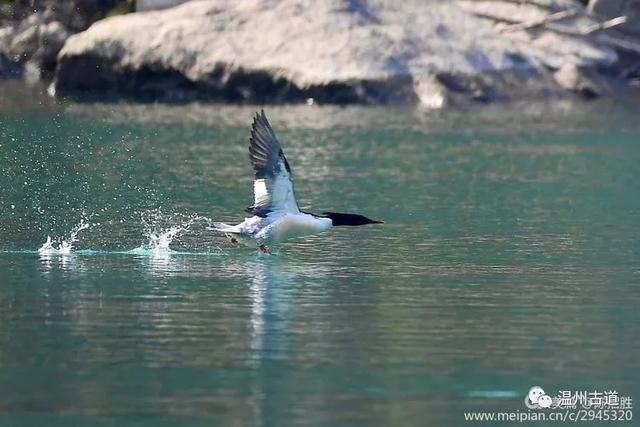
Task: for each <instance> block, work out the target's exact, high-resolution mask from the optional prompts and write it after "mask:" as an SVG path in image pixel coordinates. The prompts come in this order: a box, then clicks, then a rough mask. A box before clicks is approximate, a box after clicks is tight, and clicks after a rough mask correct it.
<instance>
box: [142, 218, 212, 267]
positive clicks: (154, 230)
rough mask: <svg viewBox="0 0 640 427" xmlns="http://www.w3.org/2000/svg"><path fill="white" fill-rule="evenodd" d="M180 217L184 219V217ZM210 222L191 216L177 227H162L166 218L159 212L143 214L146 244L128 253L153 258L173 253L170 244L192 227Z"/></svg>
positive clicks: (206, 219)
mask: <svg viewBox="0 0 640 427" xmlns="http://www.w3.org/2000/svg"><path fill="white" fill-rule="evenodd" d="M175 215H176V214H174V216H175ZM181 217H182V218H184V216H181ZM210 221H211V219H210V218H207V217H203V216H200V215H192V216H191V217H188V219H187V220H186V221H185V220H184V219H183V220H182V222H181V223H180V224H178V225H171V226H169V227H166V226H165V227H162V226H160V225H159V224H161V223H162V222H166V217H165V216H163V215H162V213H161V212H160V211H154V212H145V213H144V214H143V215H142V223H143V224H144V225H145V227H146V229H147V230H146V232H145V234H146V235H147V237H148V241H147V243H146V244H143V245H141V246H139V247H137V248H136V249H133V250H132V251H130V253H134V254H151V255H154V256H160V255H168V254H171V253H175V252H176V251H174V250H173V249H171V248H170V247H169V245H171V243H172V242H174V241H175V240H176V239H178V238H179V237H181V236H183V235H185V234H186V233H187V232H188V231H190V229H191V226H192V225H194V224H196V223H199V222H205V223H209V222H210Z"/></svg>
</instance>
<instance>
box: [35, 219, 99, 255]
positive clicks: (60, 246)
mask: <svg viewBox="0 0 640 427" xmlns="http://www.w3.org/2000/svg"><path fill="white" fill-rule="evenodd" d="M89 227H90V224H89V223H88V222H86V221H85V220H84V219H82V220H80V222H79V223H78V225H76V226H75V227H73V228H72V229H71V231H70V232H69V235H68V236H67V237H64V238H62V239H61V240H60V242H59V243H57V242H56V241H54V240H52V239H51V236H47V241H46V242H44V244H43V245H42V246H40V249H38V253H39V254H45V255H55V254H59V255H69V254H70V253H71V251H72V250H73V244H74V243H75V242H77V241H78V234H80V232H81V231H82V230H86V229H87V228H89ZM56 243H57V247H56Z"/></svg>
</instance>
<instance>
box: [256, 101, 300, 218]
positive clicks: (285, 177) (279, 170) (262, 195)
mask: <svg viewBox="0 0 640 427" xmlns="http://www.w3.org/2000/svg"><path fill="white" fill-rule="evenodd" d="M249 141H250V145H249V159H250V160H251V166H252V167H253V171H254V181H253V192H254V202H253V206H251V207H250V208H248V210H249V211H250V212H252V213H253V214H254V215H258V216H266V215H268V214H269V213H270V212H274V211H280V212H282V211H285V212H298V203H297V202H296V197H295V194H294V191H293V182H292V181H291V167H290V166H289V162H287V159H286V157H285V156H284V153H283V152H282V147H280V144H279V143H278V140H277V139H276V135H275V134H274V133H273V129H272V128H271V125H270V124H269V121H268V120H267V116H266V115H265V114H264V110H262V111H261V112H260V113H257V114H256V116H255V117H254V118H253V125H252V128H251V138H250V140H249Z"/></svg>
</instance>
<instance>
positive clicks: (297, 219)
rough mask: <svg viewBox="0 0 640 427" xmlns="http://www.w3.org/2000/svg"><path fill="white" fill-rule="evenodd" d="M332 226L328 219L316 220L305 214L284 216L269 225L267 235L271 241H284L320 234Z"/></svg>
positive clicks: (316, 218)
mask: <svg viewBox="0 0 640 427" xmlns="http://www.w3.org/2000/svg"><path fill="white" fill-rule="evenodd" d="M332 226H333V223H332V222H331V220H330V219H329V218H318V217H315V216H313V215H309V214H305V213H296V214H285V215H283V216H282V217H281V218H278V219H277V220H276V221H274V222H273V223H272V224H271V227H270V228H271V229H270V230H269V231H268V234H269V239H271V240H285V239H289V238H292V237H298V236H305V235H309V234H315V233H320V232H322V231H326V230H329V229H330V228H331V227H332ZM265 231H266V230H265ZM265 237H266V236H265Z"/></svg>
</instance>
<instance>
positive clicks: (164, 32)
mask: <svg viewBox="0 0 640 427" xmlns="http://www.w3.org/2000/svg"><path fill="white" fill-rule="evenodd" d="M540 1H542V0H540ZM547 1H548V2H551V0H547ZM566 1H570V0H565V2H566ZM551 3H553V4H555V3H558V2H551ZM518 37H521V39H520V40H519V39H518ZM526 37H532V39H529V40H527V39H526ZM532 40H533V43H530V42H531V41H532ZM564 42H565V40H562V41H559V40H555V41H545V39H544V38H542V37H538V36H535V37H534V36H532V35H530V34H529V33H523V34H520V35H519V36H513V37H512V36H505V35H504V34H501V33H500V32H499V31H497V30H496V29H495V28H494V25H493V23H492V22H491V21H488V20H486V19H482V18H479V17H477V16H475V15H474V14H472V13H469V12H467V11H465V10H463V9H462V8H461V7H460V6H459V5H458V3H455V2H424V1H422V0H407V1H405V2H403V4H402V7H401V8H399V7H397V5H396V4H394V3H392V2H388V1H385V0H369V1H366V0H325V1H322V2H313V1H311V0H273V1H269V2H267V1H257V0H235V1H234V0H201V1H192V2H188V3H186V4H183V5H181V6H178V7H175V8H171V9H166V10H162V11H151V12H142V13H135V14H129V15H124V16H117V17H113V18H107V19H104V20H102V21H99V22H97V23H95V24H93V25H92V26H91V27H90V28H89V29H88V30H86V31H84V32H82V33H78V34H76V35H73V36H71V37H69V38H68V39H67V41H66V43H65V45H64V47H63V48H62V50H61V51H60V53H59V56H58V61H59V63H58V68H57V71H56V76H55V80H54V86H55V91H56V93H57V94H62V95H74V96H78V95H86V94H92V93H93V94H100V95H104V94H111V95H114V96H133V97H138V98H146V99H152V100H158V99H161V100H170V101H171V100H173V101H182V100H189V99H207V100H224V101H233V102H259V103H262V102H306V100H307V99H309V98H311V99H314V100H315V101H316V102H321V103H417V102H423V103H426V104H429V105H438V104H445V103H447V102H448V100H456V99H468V100H474V101H479V102H489V101H492V100H495V99H504V98H508V97H514V96H518V94H524V93H529V94H531V93H534V92H535V93H539V94H540V93H548V92H549V91H551V90H552V89H551V87H552V86H553V85H555V83H554V80H553V78H552V77H551V76H549V73H548V71H547V67H548V66H549V64H550V63H551V64H552V65H553V68H561V67H562V66H564V65H565V64H578V65H580V66H586V65H591V66H599V65H603V64H606V63H609V62H610V61H612V60H613V61H615V53H612V51H610V50H608V49H605V48H600V47H598V46H595V45H594V46H591V45H589V46H585V45H582V44H576V45H575V46H574V45H572V47H571V48H570V49H569V48H567V50H563V48H564V46H563V45H562V44H563V43H564ZM532 44H533V46H532ZM557 44H560V46H558V45H557ZM587 47H588V48H587ZM549 58H551V59H549ZM548 85H551V86H548ZM543 87H544V88H548V89H549V90H541V89H542V88H543Z"/></svg>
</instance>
